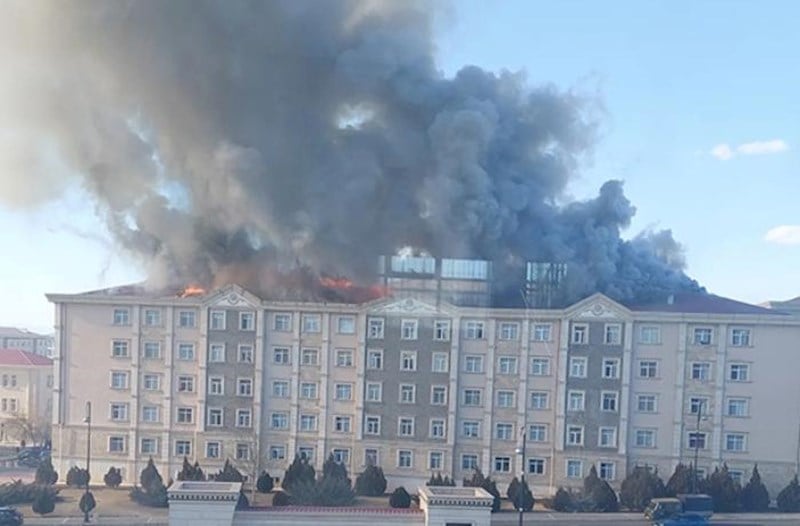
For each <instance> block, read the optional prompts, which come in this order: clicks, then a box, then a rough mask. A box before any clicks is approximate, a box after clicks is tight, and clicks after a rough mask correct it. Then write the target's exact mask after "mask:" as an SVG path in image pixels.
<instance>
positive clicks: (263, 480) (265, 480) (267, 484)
mask: <svg viewBox="0 0 800 526" xmlns="http://www.w3.org/2000/svg"><path fill="white" fill-rule="evenodd" d="M273 485H274V484H273V481H272V475H270V474H269V473H267V472H266V471H262V472H261V474H260V475H259V476H258V479H256V489H257V490H258V492H259V493H269V492H270V491H272V487H273Z"/></svg>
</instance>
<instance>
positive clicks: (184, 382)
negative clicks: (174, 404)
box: [178, 376, 194, 393]
mask: <svg viewBox="0 0 800 526" xmlns="http://www.w3.org/2000/svg"><path fill="white" fill-rule="evenodd" d="M178 392H179V393H193V392H194V376H178Z"/></svg>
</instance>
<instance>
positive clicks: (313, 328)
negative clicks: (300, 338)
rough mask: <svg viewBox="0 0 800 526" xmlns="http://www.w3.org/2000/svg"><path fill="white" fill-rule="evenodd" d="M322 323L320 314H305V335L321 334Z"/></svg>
mask: <svg viewBox="0 0 800 526" xmlns="http://www.w3.org/2000/svg"><path fill="white" fill-rule="evenodd" d="M321 331H322V329H321V323H320V316H319V314H304V315H303V333H305V334H316V333H318V332H321Z"/></svg>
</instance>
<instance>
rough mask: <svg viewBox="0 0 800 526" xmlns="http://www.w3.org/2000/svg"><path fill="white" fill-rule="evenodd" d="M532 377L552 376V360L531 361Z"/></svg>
mask: <svg viewBox="0 0 800 526" xmlns="http://www.w3.org/2000/svg"><path fill="white" fill-rule="evenodd" d="M531 375H533V376H550V359H549V358H533V359H531Z"/></svg>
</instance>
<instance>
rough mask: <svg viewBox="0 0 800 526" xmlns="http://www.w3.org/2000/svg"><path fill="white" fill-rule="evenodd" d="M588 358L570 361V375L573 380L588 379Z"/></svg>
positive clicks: (571, 359) (574, 358)
mask: <svg viewBox="0 0 800 526" xmlns="http://www.w3.org/2000/svg"><path fill="white" fill-rule="evenodd" d="M586 362H587V359H586V358H576V357H573V358H570V359H569V375H570V376H571V377H572V378H586Z"/></svg>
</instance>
